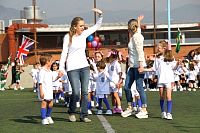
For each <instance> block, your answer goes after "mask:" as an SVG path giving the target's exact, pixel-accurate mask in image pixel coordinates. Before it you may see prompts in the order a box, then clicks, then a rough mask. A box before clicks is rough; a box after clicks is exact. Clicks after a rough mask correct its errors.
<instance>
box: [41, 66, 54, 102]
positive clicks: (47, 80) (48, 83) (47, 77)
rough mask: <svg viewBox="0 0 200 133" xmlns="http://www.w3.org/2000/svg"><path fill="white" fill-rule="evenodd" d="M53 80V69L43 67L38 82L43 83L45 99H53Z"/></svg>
mask: <svg viewBox="0 0 200 133" xmlns="http://www.w3.org/2000/svg"><path fill="white" fill-rule="evenodd" d="M52 81H53V74H52V71H51V70H47V69H46V68H44V67H42V68H41V69H40V71H39V75H38V83H39V84H42V90H43V93H44V99H45V100H52V99H53V88H52Z"/></svg>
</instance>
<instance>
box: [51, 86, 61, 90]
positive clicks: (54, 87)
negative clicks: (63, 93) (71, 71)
mask: <svg viewBox="0 0 200 133" xmlns="http://www.w3.org/2000/svg"><path fill="white" fill-rule="evenodd" d="M53 90H56V91H58V90H61V87H60V86H53Z"/></svg>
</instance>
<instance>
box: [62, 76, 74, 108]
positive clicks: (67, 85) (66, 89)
mask: <svg viewBox="0 0 200 133" xmlns="http://www.w3.org/2000/svg"><path fill="white" fill-rule="evenodd" d="M60 81H61V83H62V87H63V91H64V94H65V96H64V97H65V105H66V106H67V107H69V102H70V96H71V94H72V87H71V85H70V82H69V79H68V77H67V73H66V72H65V73H64V75H63V76H62V77H61V79H60Z"/></svg>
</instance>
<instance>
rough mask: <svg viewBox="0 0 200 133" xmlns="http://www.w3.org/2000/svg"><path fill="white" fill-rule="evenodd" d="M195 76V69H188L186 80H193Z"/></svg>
mask: <svg viewBox="0 0 200 133" xmlns="http://www.w3.org/2000/svg"><path fill="white" fill-rule="evenodd" d="M196 76H197V72H196V71H195V70H193V71H191V70H189V71H188V80H195V79H196Z"/></svg>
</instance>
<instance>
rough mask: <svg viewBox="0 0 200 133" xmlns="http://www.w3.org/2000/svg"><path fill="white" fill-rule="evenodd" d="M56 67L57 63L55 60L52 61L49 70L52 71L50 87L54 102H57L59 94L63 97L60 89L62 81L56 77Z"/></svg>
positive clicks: (57, 67)
mask: <svg viewBox="0 0 200 133" xmlns="http://www.w3.org/2000/svg"><path fill="white" fill-rule="evenodd" d="M58 69H59V64H58V63H57V62H54V63H52V66H51V70H52V73H53V83H52V87H53V90H54V96H55V99H54V102H55V103H59V98H60V95H61V98H62V99H64V93H63V90H62V83H61V82H60V78H59V79H58Z"/></svg>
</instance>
